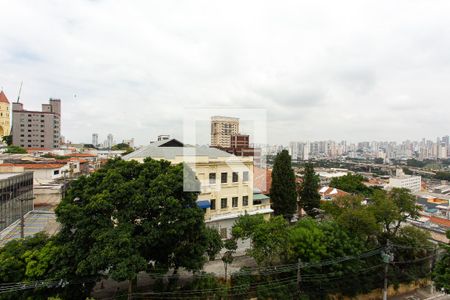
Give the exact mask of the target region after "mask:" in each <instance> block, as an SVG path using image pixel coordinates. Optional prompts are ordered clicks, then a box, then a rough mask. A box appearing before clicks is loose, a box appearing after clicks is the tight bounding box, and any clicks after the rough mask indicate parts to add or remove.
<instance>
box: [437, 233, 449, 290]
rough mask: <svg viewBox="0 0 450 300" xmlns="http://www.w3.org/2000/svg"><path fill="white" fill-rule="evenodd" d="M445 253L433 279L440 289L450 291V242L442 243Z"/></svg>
mask: <svg viewBox="0 0 450 300" xmlns="http://www.w3.org/2000/svg"><path fill="white" fill-rule="evenodd" d="M446 235H447V238H448V239H449V240H450V230H447V233H446ZM442 248H443V251H444V254H443V256H442V257H441V260H440V261H439V262H438V263H437V264H436V268H435V270H434V273H433V280H434V282H435V283H436V287H437V288H438V289H444V291H445V292H446V293H450V243H449V244H447V245H442Z"/></svg>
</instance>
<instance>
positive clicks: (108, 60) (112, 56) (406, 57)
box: [0, 1, 450, 145]
mask: <svg viewBox="0 0 450 300" xmlns="http://www.w3.org/2000/svg"><path fill="white" fill-rule="evenodd" d="M218 4H219V2H216V3H214V1H212V2H211V1H208V2H202V3H199V4H195V3H178V2H171V1H165V2H164V3H160V2H159V3H156V2H147V1H142V2H134V3H133V4H132V5H130V4H127V5H125V4H123V3H119V2H108V1H77V2H70V3H64V4H63V3H54V2H51V1H48V2H46V1H44V2H39V3H25V2H20V1H14V2H9V3H8V5H4V8H3V16H2V18H1V19H0V25H1V26H0V38H1V40H2V44H1V45H0V64H1V65H2V72H1V74H0V86H1V87H3V90H4V91H5V93H6V95H7V96H8V98H9V99H10V101H11V102H14V101H15V100H16V99H17V93H18V88H19V85H20V82H21V81H24V85H23V89H22V95H21V102H23V103H24V105H25V106H26V107H28V108H30V109H36V107H39V104H40V103H41V102H43V101H45V100H46V99H48V98H58V99H61V100H62V101H63V103H64V106H63V112H62V115H63V120H62V124H63V125H62V134H63V135H64V136H65V137H67V139H69V140H72V141H83V140H84V141H89V140H90V138H89V136H90V133H89V132H84V130H80V128H81V129H82V128H92V129H94V130H95V131H96V132H98V133H99V134H100V135H106V134H107V133H109V132H115V136H117V137H120V139H122V138H127V137H129V136H131V135H132V136H134V137H135V138H136V144H138V145H139V144H143V145H145V144H147V143H148V141H149V139H151V138H152V137H154V136H157V135H158V134H170V135H171V136H174V137H181V134H182V119H183V117H184V116H183V113H184V108H185V107H190V108H192V107H199V108H203V107H211V106H214V107H219V108H220V107H223V108H262V109H266V110H267V111H268V112H269V113H268V124H267V127H268V135H267V136H268V142H269V143H271V144H287V143H288V142H289V141H291V140H297V139H299V138H301V139H306V140H312V139H317V140H324V139H329V138H333V139H335V140H343V139H348V137H352V138H354V139H355V140H403V139H405V137H407V138H409V139H413V140H419V139H421V138H422V137H424V136H425V137H428V136H430V137H431V136H444V135H447V134H448V132H449V130H450V128H449V122H448V115H447V112H448V111H449V110H450V101H448V99H447V98H448V95H449V94H450V86H449V85H448V84H447V80H448V78H449V76H450V61H449V60H448V58H447V57H448V53H447V49H448V48H449V46H450V44H449V43H450V39H449V38H448V37H449V35H450V34H449V32H448V30H447V28H450V20H449V19H448V17H447V13H446V12H447V11H448V10H449V9H450V3H449V2H448V1H433V3H432V4H431V3H430V2H429V1H414V2H411V1H395V2H392V1H389V2H388V1H377V2H371V3H369V2H361V1H349V3H348V5H341V4H340V3H335V2H331V1H315V2H306V1H302V2H287V3H285V4H284V5H283V6H280V4H279V3H278V2H267V3H265V4H261V3H260V2H256V1H254V2H252V1H249V2H246V3H241V2H227V4H226V5H224V4H221V5H218ZM349 7H351V9H348V8H349ZM237 8H239V9H237ZM17 16H20V17H17ZM24 19H26V20H27V22H23V20H24ZM117 20H122V21H121V22H117ZM380 20H383V22H380ZM11 28H14V29H15V30H14V31H11ZM43 33H45V34H43ZM55 41H57V42H55ZM130 132H132V134H130ZM208 138H209V137H208Z"/></svg>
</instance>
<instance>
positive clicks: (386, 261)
mask: <svg viewBox="0 0 450 300" xmlns="http://www.w3.org/2000/svg"><path fill="white" fill-rule="evenodd" d="M381 257H382V258H383V262H384V287H383V300H387V290H388V276H387V275H388V271H389V263H390V262H391V261H392V260H393V259H394V255H393V254H392V252H391V244H390V241H389V240H387V241H386V247H385V250H384V251H383V252H381Z"/></svg>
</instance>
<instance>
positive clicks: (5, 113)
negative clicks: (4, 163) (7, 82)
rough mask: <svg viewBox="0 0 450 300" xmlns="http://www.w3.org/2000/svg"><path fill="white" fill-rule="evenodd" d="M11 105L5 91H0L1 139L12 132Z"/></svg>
mask: <svg viewBox="0 0 450 300" xmlns="http://www.w3.org/2000/svg"><path fill="white" fill-rule="evenodd" d="M9 114H10V105H9V101H8V98H6V95H5V93H3V91H0V139H1V138H3V137H4V136H5V135H9V133H10V132H11V118H10V115H9Z"/></svg>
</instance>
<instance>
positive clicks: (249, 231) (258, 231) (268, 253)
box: [232, 216, 289, 265]
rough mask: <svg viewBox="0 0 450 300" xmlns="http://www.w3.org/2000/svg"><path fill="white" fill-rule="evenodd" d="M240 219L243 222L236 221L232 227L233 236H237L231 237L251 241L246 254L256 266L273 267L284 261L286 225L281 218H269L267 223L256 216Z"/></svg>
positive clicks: (286, 247) (285, 254)
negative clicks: (253, 260) (244, 238)
mask: <svg viewBox="0 0 450 300" xmlns="http://www.w3.org/2000/svg"><path fill="white" fill-rule="evenodd" d="M241 218H243V219H242V220H243V221H239V220H238V221H237V222H236V224H235V225H234V227H233V230H232V232H233V234H237V235H234V236H233V237H234V238H236V237H246V238H250V239H251V244H252V245H251V248H250V249H248V250H247V253H248V255H250V256H252V257H253V258H254V259H255V261H256V262H257V263H258V265H274V264H276V263H278V262H280V261H284V260H286V258H287V254H288V251H289V249H288V243H287V241H288V223H287V221H286V220H285V219H284V218H283V217H282V216H277V217H274V218H271V219H269V221H265V220H264V219H262V218H259V217H257V216H251V217H250V216H247V217H246V216H244V217H241ZM242 225H244V226H242ZM248 225H250V226H248ZM241 226H242V227H241Z"/></svg>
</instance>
